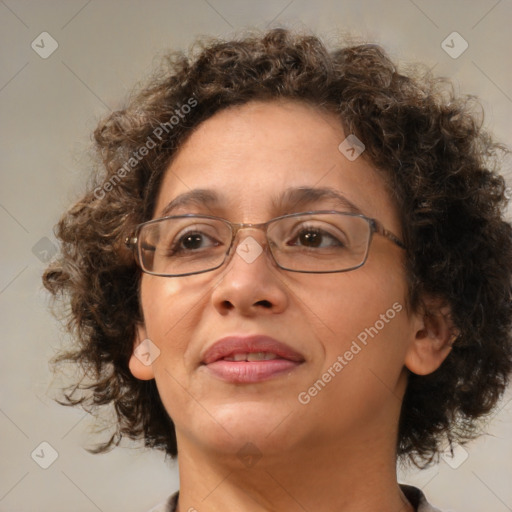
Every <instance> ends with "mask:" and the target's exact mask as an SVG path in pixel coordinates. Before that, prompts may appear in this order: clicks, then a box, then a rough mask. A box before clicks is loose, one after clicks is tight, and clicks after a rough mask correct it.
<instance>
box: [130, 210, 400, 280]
mask: <svg viewBox="0 0 512 512" xmlns="http://www.w3.org/2000/svg"><path fill="white" fill-rule="evenodd" d="M318 213H321V214H325V213H330V214H339V215H344V216H347V217H359V218H361V219H363V220H365V221H366V222H367V223H368V226H369V228H370V234H369V237H368V242H367V246H366V253H365V256H364V258H363V261H362V262H361V263H360V264H359V265H356V266H355V267H349V268H347V269H342V270H295V269H290V268H286V267H283V266H282V265H280V264H279V263H278V262H277V260H276V258H275V256H274V253H273V252H272V248H271V247H270V244H269V239H268V238H267V229H268V226H269V225H270V224H272V223H274V222H276V221H279V220H281V219H285V218H290V217H300V216H303V215H312V214H318ZM185 217H197V218H202V219H213V220H219V221H222V222H223V223H224V224H227V225H228V226H229V228H230V230H231V243H230V244H229V247H228V249H227V251H226V253H225V255H224V259H223V260H222V262H221V263H220V264H219V265H217V266H216V267H213V268H208V269H206V270H199V271H197V272H187V273H185V274H161V273H158V272H152V271H150V270H146V269H145V268H144V265H143V263H142V258H141V247H140V243H139V241H140V239H139V237H138V233H140V231H141V230H142V228H143V227H144V226H146V225H149V224H155V223H157V222H162V221H164V220H168V219H178V218H179V219H182V218H185ZM242 229H261V230H263V232H264V233H265V239H266V242H267V244H266V245H267V247H268V252H270V255H271V256H272V259H273V261H274V263H275V264H276V265H277V266H278V268H280V269H282V270H286V271H288V272H299V273H302V274H334V273H340V272H349V271H351V270H356V269H358V268H360V267H362V266H363V265H364V264H365V263H366V260H367V259H368V254H369V252H370V246H371V243H372V240H373V234H374V233H377V234H379V235H382V236H383V237H385V238H387V239H388V240H390V241H391V242H393V243H394V244H395V245H397V246H398V247H400V248H401V249H404V250H405V249H407V246H406V245H405V244H404V242H402V241H401V240H400V238H398V237H397V236H396V235H395V234H394V233H392V232H391V231H390V230H388V229H386V228H385V227H384V226H383V225H382V223H381V222H380V221H378V220H377V219H374V218H371V217H367V216H366V215H363V214H360V213H352V212H340V211H338V210H313V211H308V212H298V213H289V214H286V215H281V216H279V217H274V218H273V219H270V220H268V221H267V222H260V223H257V224H251V223H245V222H242V223H239V222H231V221H229V220H227V219H224V218H222V217H216V216H214V215H202V214H196V213H185V214H183V215H169V216H167V217H160V218H158V219H151V220H148V221H146V222H142V223H140V224H138V225H137V226H135V228H134V230H133V232H132V235H131V236H127V237H125V239H124V244H125V246H126V247H127V248H128V249H130V250H131V251H133V253H134V255H135V260H136V262H137V264H138V266H139V267H140V268H141V270H142V271H143V272H144V273H146V274H149V275H152V276H160V277H185V276H191V275H196V274H204V273H205V272H211V271H213V270H217V269H219V268H220V267H222V266H223V265H224V263H226V261H227V260H228V256H229V254H230V252H231V250H232V248H233V244H234V241H235V239H236V236H237V234H238V232H239V231H240V230H242Z"/></svg>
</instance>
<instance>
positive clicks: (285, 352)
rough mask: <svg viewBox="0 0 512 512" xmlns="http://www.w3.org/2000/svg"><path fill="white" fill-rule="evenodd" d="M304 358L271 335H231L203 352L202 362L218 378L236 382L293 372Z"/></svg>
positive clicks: (251, 380)
mask: <svg viewBox="0 0 512 512" xmlns="http://www.w3.org/2000/svg"><path fill="white" fill-rule="evenodd" d="M303 362H304V357H303V356H302V354H300V353H299V352H297V351H295V350H293V349H292V348H291V347H289V346H288V345H286V344H284V343H282V342H280V341H277V340H275V339H273V338H270V337H268V336H249V337H242V336H228V337H226V338H222V339H220V340H218V341H216V342H215V343H214V344H213V345H212V346H211V347H210V348H208V350H206V352H205V353H204V355H203V358H202V363H201V364H202V365H203V366H204V367H205V368H206V369H207V370H208V371H209V372H210V373H211V374H212V375H213V376H215V377H217V378H220V379H222V380H225V381H228V382H233V383H254V382H260V381H264V380H268V379H271V378H275V377H277V376H279V375H283V374H285V373H289V372H290V371H293V370H294V369H296V368H297V367H298V366H300V365H301V364H302V363H303Z"/></svg>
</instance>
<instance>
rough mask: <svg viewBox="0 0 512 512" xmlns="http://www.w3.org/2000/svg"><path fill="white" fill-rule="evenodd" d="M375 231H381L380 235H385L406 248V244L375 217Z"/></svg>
mask: <svg viewBox="0 0 512 512" xmlns="http://www.w3.org/2000/svg"><path fill="white" fill-rule="evenodd" d="M374 226H375V231H376V232H377V233H379V235H382V236H385V237H386V238H387V239H388V240H391V241H392V242H393V243H394V244H396V245H398V247H401V248H402V249H406V248H407V247H406V246H405V244H404V243H403V242H402V241H401V240H400V239H399V238H398V237H397V236H396V235H394V234H393V233H391V231H389V230H387V229H386V228H385V227H384V226H383V225H382V224H381V223H380V222H379V221H378V220H375V219H374Z"/></svg>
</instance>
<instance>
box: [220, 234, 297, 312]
mask: <svg viewBox="0 0 512 512" xmlns="http://www.w3.org/2000/svg"><path fill="white" fill-rule="evenodd" d="M251 231H252V230H251ZM264 238H265V237H264V235H263V233H261V232H256V230H255V231H253V232H252V233H250V234H249V233H248V232H246V230H244V231H243V232H242V231H240V232H239V233H238V234H237V239H236V240H235V241H234V243H233V247H232V248H231V252H230V255H229V258H230V260H229V261H228V262H227V264H226V267H225V270H224V273H223V275H222V277H221V280H220V283H219V284H218V285H217V286H216V287H215V289H214V291H213V292H212V297H211V300H212V301H213V305H214V307H215V308H216V309H217V311H218V312H219V313H221V314H222V315H226V314H228V313H229V312H230V311H237V312H238V313H240V314H242V315H244V316H255V315H259V314H275V313H281V312H283V311H284V310H285V309H286V307H287V305H288V293H287V288H286V285H285V284H284V282H283V279H282V276H281V275H280V274H281V270H280V269H279V267H277V265H276V264H275V262H274V260H273V258H272V255H271V254H270V251H269V250H268V247H267V245H266V243H265V242H264Z"/></svg>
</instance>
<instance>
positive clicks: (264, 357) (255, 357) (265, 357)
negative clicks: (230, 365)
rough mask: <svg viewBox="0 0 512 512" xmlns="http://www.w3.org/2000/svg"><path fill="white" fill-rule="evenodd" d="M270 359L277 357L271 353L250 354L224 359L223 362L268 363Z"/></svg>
mask: <svg viewBox="0 0 512 512" xmlns="http://www.w3.org/2000/svg"><path fill="white" fill-rule="evenodd" d="M271 359H278V356H277V355H276V354H273V353H272V352H251V353H249V354H235V355H233V356H231V357H225V358H224V361H270V360H271Z"/></svg>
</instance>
